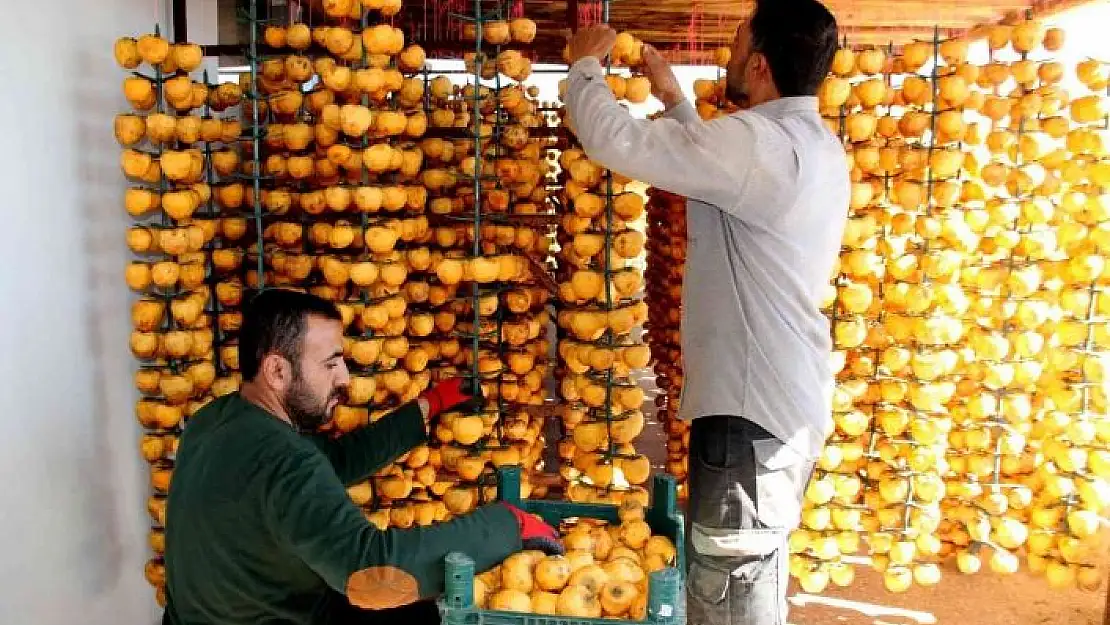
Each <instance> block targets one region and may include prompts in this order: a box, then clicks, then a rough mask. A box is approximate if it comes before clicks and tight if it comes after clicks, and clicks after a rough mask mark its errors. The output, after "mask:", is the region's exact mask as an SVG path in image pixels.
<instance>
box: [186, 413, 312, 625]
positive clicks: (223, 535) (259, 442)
mask: <svg viewBox="0 0 1110 625" xmlns="http://www.w3.org/2000/svg"><path fill="white" fill-rule="evenodd" d="M306 452H314V450H313V449H312V448H311V444H310V443H308V442H307V441H305V440H303V439H301V438H300V437H299V436H298V435H297V434H296V433H295V432H294V431H293V429H292V428H291V427H290V426H289V425H288V424H286V423H283V422H281V421H279V420H277V419H275V418H272V417H270V416H269V415H267V414H266V413H265V412H263V411H262V410H261V409H259V408H257V407H255V406H254V405H252V404H250V403H249V402H247V401H246V400H244V399H242V398H241V397H240V396H239V395H238V394H232V395H228V396H226V397H223V398H220V399H218V400H216V401H214V402H212V403H211V404H209V405H208V406H206V407H205V408H204V409H202V410H200V411H199V412H198V413H197V414H196V415H194V416H193V418H192V419H190V422H189V426H188V427H187V428H186V430H185V434H184V435H183V436H182V438H181V446H180V449H179V450H178V455H177V464H176V466H175V469H174V476H173V483H172V485H171V488H170V495H169V500H168V502H167V509H166V514H167V519H166V548H167V556H168V557H167V560H166V576H167V588H166V590H167V599H168V605H167V608H166V622H167V623H172V624H173V625H193V624H198V625H199V624H202V623H203V624H209V623H212V624H215V623H219V624H224V623H279V622H280V623H310V622H318V620H319V619H321V618H323V617H324V615H325V614H326V613H327V611H328V609H329V606H328V605H327V599H326V597H327V592H326V591H327V585H326V584H325V583H324V581H323V580H322V579H321V578H320V577H319V576H318V575H317V574H316V573H314V572H313V571H312V570H311V569H310V568H308V566H307V565H305V564H304V563H303V562H302V561H301V560H300V559H299V558H297V557H296V556H295V555H293V554H292V553H291V552H290V550H289V549H288V548H287V547H286V546H285V545H283V544H282V543H281V541H279V540H278V539H277V538H276V537H275V536H274V534H273V532H272V531H271V528H269V527H268V524H267V521H266V518H267V517H266V516H265V514H264V506H266V502H265V501H264V497H265V492H266V487H267V484H268V483H269V482H270V481H271V480H273V479H274V477H275V472H276V471H275V467H277V466H279V465H280V463H281V462H282V461H283V460H284V459H287V458H288V457H290V456H296V455H298V454H301V453H306ZM275 617H276V618H279V619H280V620H274V619H275Z"/></svg>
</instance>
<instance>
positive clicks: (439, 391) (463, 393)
mask: <svg viewBox="0 0 1110 625" xmlns="http://www.w3.org/2000/svg"><path fill="white" fill-rule="evenodd" d="M420 398H421V399H423V400H425V401H427V402H428V419H429V420H431V419H434V418H436V417H437V416H439V415H440V413H443V412H446V411H448V410H451V409H452V408H456V407H459V406H461V405H462V404H465V403H467V402H469V401H472V400H479V401H480V400H481V399H482V387H481V386H480V385H477V384H475V383H474V382H473V381H471V380H469V379H467V378H451V379H449V380H444V381H443V382H440V383H439V384H436V385H434V386H432V387H431V388H429V389H428V390H426V391H424V392H423V393H421V394H420Z"/></svg>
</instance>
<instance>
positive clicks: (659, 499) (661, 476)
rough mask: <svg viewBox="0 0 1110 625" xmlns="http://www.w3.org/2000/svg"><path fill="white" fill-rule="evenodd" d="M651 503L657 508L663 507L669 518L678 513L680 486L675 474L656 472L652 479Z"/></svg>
mask: <svg viewBox="0 0 1110 625" xmlns="http://www.w3.org/2000/svg"><path fill="white" fill-rule="evenodd" d="M651 503H652V506H651V507H652V508H653V509H655V510H659V509H662V510H663V513H664V514H666V515H667V518H668V519H672V518H675V515H676V514H677V513H678V487H677V482H676V481H675V479H674V476H673V475H670V474H667V473H656V474H655V476H654V477H653V478H652V480H651Z"/></svg>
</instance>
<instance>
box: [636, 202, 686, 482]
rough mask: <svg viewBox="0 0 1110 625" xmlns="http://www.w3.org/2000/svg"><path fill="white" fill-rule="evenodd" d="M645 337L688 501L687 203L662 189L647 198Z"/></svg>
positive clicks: (670, 461) (675, 468) (659, 414)
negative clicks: (681, 414)
mask: <svg viewBox="0 0 1110 625" xmlns="http://www.w3.org/2000/svg"><path fill="white" fill-rule="evenodd" d="M647 217H648V226H647V246H646V248H647V270H646V272H645V273H644V280H645V282H646V287H645V291H644V302H645V303H646V304H647V306H648V321H647V323H646V324H644V332H645V337H646V340H647V343H648V345H650V346H651V351H652V354H653V358H652V368H653V369H654V371H655V386H656V387H657V388H658V389H659V391H660V393H659V394H658V395H656V397H655V408H656V411H655V415H656V420H657V421H658V422H659V423H661V424H662V425H663V427H664V429H665V430H666V433H667V464H666V472H667V473H668V474H670V475H673V476H674V477H675V479H676V480H677V481H678V495H679V497H680V498H683V497H685V496H686V492H687V491H686V489H687V485H688V484H687V476H688V470H689V469H688V460H689V448H690V425H689V423H687V422H686V421H683V420H681V419H679V418H678V402H679V398H680V397H681V395H682V382H683V375H682V343H681V335H680V332H681V322H682V282H683V280H684V277H685V271H684V270H685V266H686V199H685V198H683V197H681V196H677V195H674V194H672V193H667V192H666V191H662V190H660V189H651V190H650V191H649V192H648V202H647Z"/></svg>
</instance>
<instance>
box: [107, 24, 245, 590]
mask: <svg viewBox="0 0 1110 625" xmlns="http://www.w3.org/2000/svg"><path fill="white" fill-rule="evenodd" d="M114 55H115V58H116V61H117V63H118V64H119V65H120V66H121V67H122V68H124V69H128V70H133V74H132V75H131V76H129V77H127V78H125V79H124V81H123V93H124V96H125V98H126V99H127V101H128V104H129V105H130V106H131V109H132V110H131V111H129V112H125V113H120V114H119V115H117V116H116V118H115V122H114V133H115V136H116V139H117V141H118V142H119V144H120V146H121V149H122V153H121V158H120V167H121V169H122V171H123V174H124V176H125V177H126V178H127V179H128V185H129V186H128V188H127V190H126V191H125V193H124V209H125V210H126V211H127V214H128V215H129V216H130V217H131V218H132V219H133V220H134V223H133V225H132V226H130V227H129V228H128V229H127V236H126V241H127V247H128V249H130V250H131V252H132V253H133V254H134V255H135V259H134V260H133V261H132V262H131V263H130V264H129V265H128V266H127V269H126V273H125V276H124V277H125V280H126V282H127V284H128V286H129V287H130V288H131V289H132V290H133V291H134V292H135V293H137V294H138V299H136V300H135V301H134V302H133V303H132V305H131V328H132V332H131V338H130V345H131V352H132V354H134V356H135V358H136V359H138V361H139V368H138V370H137V371H136V373H135V387H136V389H137V390H138V391H139V395H140V398H139V400H138V402H137V404H136V406H135V411H136V416H137V417H138V420H139V424H140V425H141V426H142V427H143V429H144V433H143V436H142V440H141V443H140V453H141V455H142V457H143V458H144V459H145V460H146V461H147V462H149V463H150V464H151V473H150V485H151V491H152V492H151V495H150V497H149V498H148V500H147V508H148V511H149V513H150V517H151V521H152V523H153V524H154V527H153V528H152V529H151V533H150V546H151V549H152V551H153V552H154V558H153V559H152V560H150V561H149V562H148V563H147V565H146V577H147V579H148V580H149V581H150V583H151V584H152V585H153V586H154V587H155V589H156V594H157V599H158V601H159V602H162V603H164V602H165V570H164V567H163V565H162V562H161V555H162V554H163V553H164V551H165V535H164V532H163V530H162V528H163V527H164V526H165V514H166V504H165V496H166V493H167V491H168V489H169V486H170V481H171V478H172V476H173V458H174V455H175V452H176V449H177V444H178V436H179V434H180V431H181V425H182V423H183V421H184V419H186V418H187V417H188V416H189V415H191V414H193V413H194V412H196V411H197V410H199V409H200V408H201V407H202V406H204V405H205V404H206V403H208V402H209V401H211V400H212V398H214V397H218V396H221V395H224V394H227V393H230V392H232V391H234V390H236V389H237V388H238V387H239V374H238V372H237V369H238V351H237V349H236V347H235V344H234V336H235V333H236V331H237V330H238V327H239V324H240V313H239V312H238V307H239V306H240V304H241V299H242V294H243V287H242V283H241V282H240V280H239V278H238V277H237V274H238V273H239V270H240V267H241V266H242V262H243V248H242V246H243V244H244V243H245V240H246V235H247V230H248V228H247V222H246V220H245V219H244V218H243V217H241V216H239V215H236V214H231V213H226V212H224V211H221V210H219V204H218V200H219V198H218V195H217V194H216V193H214V191H213V189H220V188H222V187H221V185H222V184H223V182H222V181H223V180H225V179H226V177H228V176H229V175H231V174H232V173H234V172H233V171H229V170H227V169H226V168H225V167H224V164H225V162H226V159H227V155H233V154H236V152H235V150H236V145H237V142H238V140H239V136H240V133H241V129H240V124H239V122H238V121H237V120H235V119H221V118H219V117H217V116H216V115H215V114H216V113H221V112H224V111H225V110H226V109H228V108H230V107H232V106H235V105H237V104H238V103H239V100H240V98H241V95H242V94H241V92H240V91H239V89H238V87H237V86H235V85H230V86H226V87H216V86H213V85H208V84H207V83H205V82H199V81H196V80H194V79H193V78H192V77H191V76H190V73H191V72H195V71H196V70H197V69H198V68H199V66H200V63H201V51H200V46H197V45H195V44H171V43H169V42H168V41H167V40H166V39H164V38H163V37H161V36H160V35H159V34H157V33H154V34H147V35H143V36H141V37H139V38H137V39H136V38H131V37H123V38H120V39H119V40H117V41H116V43H115V46H114Z"/></svg>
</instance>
